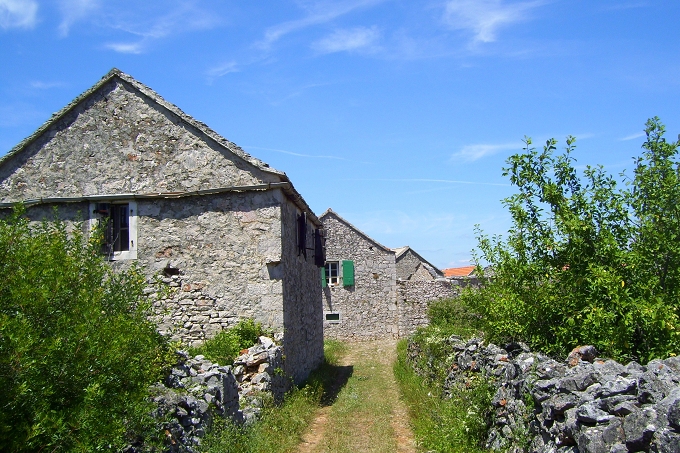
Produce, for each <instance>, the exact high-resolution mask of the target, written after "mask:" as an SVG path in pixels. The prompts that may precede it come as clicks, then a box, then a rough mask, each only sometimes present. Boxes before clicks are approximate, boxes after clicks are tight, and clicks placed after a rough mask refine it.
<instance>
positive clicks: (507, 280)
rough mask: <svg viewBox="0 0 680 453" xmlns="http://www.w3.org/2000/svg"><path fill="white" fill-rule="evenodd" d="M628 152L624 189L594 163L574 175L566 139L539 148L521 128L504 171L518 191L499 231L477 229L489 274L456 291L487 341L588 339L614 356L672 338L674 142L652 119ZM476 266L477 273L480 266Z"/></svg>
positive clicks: (676, 226) (648, 351)
mask: <svg viewBox="0 0 680 453" xmlns="http://www.w3.org/2000/svg"><path fill="white" fill-rule="evenodd" d="M645 131H646V134H647V141H646V142H645V144H644V145H643V148H644V152H643V154H642V156H640V157H639V158H637V159H636V160H635V172H634V173H635V176H634V178H633V179H632V180H629V181H628V188H626V189H619V188H618V185H617V181H616V179H615V178H613V177H612V176H610V175H608V174H607V173H606V172H605V171H604V168H603V167H602V166H597V167H590V166H588V167H587V168H586V169H585V170H584V172H583V175H582V176H579V175H578V173H577V171H576V168H575V166H574V162H575V159H574V158H573V157H572V154H573V152H574V149H575V139H574V138H573V137H571V136H570V137H568V138H567V146H566V149H565V151H564V153H562V154H559V155H555V150H556V144H557V142H556V140H554V139H551V140H548V141H547V142H546V144H545V146H544V147H543V149H542V150H541V151H537V150H536V149H535V148H533V147H531V144H532V143H531V139H529V138H526V139H525V143H526V147H525V148H524V152H523V153H521V154H516V155H514V156H512V157H510V158H509V159H508V161H507V163H508V167H506V168H504V175H505V176H509V178H510V181H511V183H512V184H513V185H515V186H516V187H517V189H518V193H516V194H515V195H513V196H511V197H509V198H507V199H505V200H504V204H505V205H506V206H507V208H508V209H509V211H510V214H511V216H512V222H513V225H512V228H511V229H510V231H509V233H508V237H507V239H505V240H504V239H503V238H500V237H493V238H489V237H488V236H486V235H484V234H483V233H481V232H480V231H478V239H479V250H480V256H479V258H480V259H481V260H484V261H486V262H488V263H490V264H491V266H492V268H493V272H494V278H493V279H492V280H491V281H489V282H488V283H487V285H486V286H485V287H484V288H483V289H482V290H481V291H480V292H478V293H466V294H465V295H464V297H463V300H464V301H465V302H466V303H468V304H470V305H471V306H472V307H473V308H474V309H476V310H478V311H479V312H481V314H483V316H484V320H485V321H484V324H485V329H486V330H487V332H488V333H489V335H490V336H491V337H492V338H493V339H495V340H497V341H500V340H523V341H527V342H528V343H530V344H532V345H533V346H534V347H538V348H540V349H543V350H545V351H546V352H549V353H553V354H563V353H565V352H566V351H568V350H569V349H571V348H573V347H575V346H577V345H579V344H593V345H595V346H597V347H598V348H599V349H600V351H601V352H603V353H604V354H606V355H609V356H610V357H614V358H619V359H644V360H647V359H650V358H653V357H665V356H667V355H668V354H669V353H673V352H675V351H677V350H678V349H679V346H680V336H679V334H680V331H679V330H678V328H677V327H676V326H677V320H678V315H679V314H680V312H679V310H680V305H679V304H678V301H677V296H678V291H679V290H680V269H679V266H678V265H680V244H678V237H679V235H680V212H679V211H678V209H679V208H678V206H677V200H680V184H679V183H680V177H679V175H680V165H679V161H678V155H677V154H678V146H679V143H677V142H676V143H668V142H666V141H665V140H664V139H663V134H664V127H663V125H662V124H661V122H660V121H659V119H658V118H653V119H650V120H649V121H648V122H647V125H646V129H645ZM480 272H483V271H482V270H481V267H480Z"/></svg>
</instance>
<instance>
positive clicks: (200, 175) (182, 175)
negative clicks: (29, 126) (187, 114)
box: [0, 79, 279, 202]
mask: <svg viewBox="0 0 680 453" xmlns="http://www.w3.org/2000/svg"><path fill="white" fill-rule="evenodd" d="M234 147H235V145H234ZM275 181H279V179H278V178H277V177H276V176H275V175H272V174H268V173H265V172H263V171H261V170H259V169H258V168H256V167H254V166H252V165H249V164H248V163H246V162H245V161H244V160H242V159H240V158H238V157H236V156H234V155H233V154H231V153H229V152H228V151H225V150H224V148H223V147H222V146H220V145H219V144H217V143H215V142H214V141H213V140H211V139H209V138H208V137H206V136H205V134H203V133H202V132H201V131H199V130H197V129H196V128H194V127H192V126H191V125H189V124H187V123H186V122H184V121H181V120H180V119H179V118H177V117H176V116H174V115H172V114H171V113H170V112H169V111H168V109H166V108H165V107H163V106H161V105H159V104H157V103H154V102H153V101H151V100H150V99H148V98H146V97H143V96H141V95H140V93H139V92H138V90H137V89H136V88H135V87H133V86H131V85H130V84H128V83H126V82H124V81H122V80H120V79H113V80H111V81H109V82H108V83H107V84H105V86H103V87H102V88H101V89H100V90H99V91H97V92H96V93H94V94H93V95H92V96H90V97H89V98H87V99H86V100H85V101H84V102H83V103H82V104H80V105H78V106H77V107H76V108H74V109H73V110H71V111H70V112H69V113H67V114H66V115H65V116H64V117H62V118H61V119H60V120H59V121H57V122H56V123H55V124H53V125H51V126H50V127H49V129H48V130H47V131H46V132H45V133H43V134H42V135H41V136H40V137H38V138H37V139H36V140H35V141H33V142H32V143H30V144H29V145H28V146H27V148H26V149H24V150H23V151H22V152H21V153H18V154H16V155H10V156H7V157H6V158H5V159H3V160H2V165H0V201H2V202H13V201H21V200H26V199H32V198H40V197H46V196H50V197H55V196H60V197H70V196H82V195H95V194H114V193H159V192H174V191H193V190H200V189H210V188H214V187H224V186H232V185H248V184H256V183H260V182H275Z"/></svg>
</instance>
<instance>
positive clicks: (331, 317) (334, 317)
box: [324, 312, 340, 324]
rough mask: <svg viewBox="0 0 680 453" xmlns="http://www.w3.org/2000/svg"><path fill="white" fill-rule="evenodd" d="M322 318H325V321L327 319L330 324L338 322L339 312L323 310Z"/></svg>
mask: <svg viewBox="0 0 680 453" xmlns="http://www.w3.org/2000/svg"><path fill="white" fill-rule="evenodd" d="M324 318H325V320H326V321H328V322H329V323H331V324H339V323H340V313H339V312H325V313H324Z"/></svg>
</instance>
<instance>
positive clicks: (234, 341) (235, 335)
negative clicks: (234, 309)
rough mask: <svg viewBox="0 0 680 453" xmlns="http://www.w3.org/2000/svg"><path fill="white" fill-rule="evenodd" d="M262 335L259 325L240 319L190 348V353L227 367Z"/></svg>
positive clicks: (252, 321)
mask: <svg viewBox="0 0 680 453" xmlns="http://www.w3.org/2000/svg"><path fill="white" fill-rule="evenodd" d="M263 334H264V330H263V329H262V324H261V323H259V322H255V321H254V320H252V319H242V320H241V321H239V322H238V324H236V325H235V326H234V327H232V328H230V329H226V330H223V331H221V332H219V333H218V334H217V335H215V336H214V337H213V338H211V339H209V340H206V341H205V342H204V343H203V344H201V345H200V346H197V347H195V348H191V350H190V353H191V354H192V355H198V354H203V355H204V356H205V357H206V358H207V359H209V360H211V361H213V362H217V363H221V364H223V365H227V364H230V363H232V362H233V361H234V359H235V358H236V357H238V355H239V353H240V351H241V350H243V349H245V348H249V347H251V346H252V345H254V344H255V343H257V339H258V337H259V336H260V335H263Z"/></svg>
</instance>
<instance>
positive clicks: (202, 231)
mask: <svg viewBox="0 0 680 453" xmlns="http://www.w3.org/2000/svg"><path fill="white" fill-rule="evenodd" d="M18 202H23V203H24V204H25V206H26V207H27V215H28V216H29V218H31V219H32V220H36V221H38V220H41V219H45V218H47V219H52V218H53V215H54V214H53V212H54V208H55V207H56V208H57V215H58V217H59V218H60V219H61V220H63V221H65V222H66V223H67V225H70V226H71V227H75V226H76V225H80V226H81V228H83V229H84V230H86V232H89V231H90V229H91V228H93V227H94V226H95V225H97V224H100V223H102V221H104V222H103V223H102V224H105V225H106V228H105V232H104V233H105V238H106V240H105V242H106V243H105V245H104V247H103V250H102V253H103V256H104V257H105V258H106V259H108V260H110V261H111V264H112V265H113V266H114V267H115V266H128V265H130V264H131V263H132V262H136V263H138V264H139V265H140V266H141V269H143V272H145V273H146V276H147V278H148V279H149V282H150V286H149V288H148V293H149V294H150V297H153V298H155V309H156V319H157V321H158V324H159V330H160V331H161V332H163V333H166V334H168V335H170V336H172V337H173V338H176V339H182V340H184V341H185V342H187V343H195V342H197V341H200V340H203V339H206V338H210V337H212V336H214V335H215V334H216V333H217V332H219V331H220V330H222V329H224V328H227V327H229V326H231V325H233V324H235V323H236V322H238V320H240V319H242V318H248V317H252V318H254V319H256V320H257V321H260V322H262V323H263V324H264V325H265V326H268V327H270V328H272V329H273V330H274V331H278V332H282V333H283V345H284V349H285V355H286V361H285V365H284V371H285V372H286V373H287V374H288V375H290V376H292V377H293V378H294V381H295V382H300V381H302V380H304V379H305V378H306V377H307V375H308V374H309V372H310V371H311V370H313V369H314V368H315V367H316V366H317V365H318V364H320V363H321V361H322V359H323V324H322V319H323V314H322V308H321V307H320V306H319V303H318V301H319V298H320V297H321V284H320V281H319V266H323V263H324V262H323V250H322V241H321V239H320V238H321V233H320V229H321V227H322V224H321V222H320V220H319V219H318V218H317V217H316V216H315V215H314V213H313V212H312V211H311V209H310V208H309V206H308V205H307V203H306V202H305V201H304V199H303V198H302V197H301V196H300V194H299V193H298V192H297V191H296V190H295V188H294V187H293V185H292V183H291V182H290V180H289V179H288V177H287V176H286V175H285V173H283V172H281V171H278V170H275V169H273V168H271V167H269V166H268V165H267V164H265V163H263V162H262V161H260V160H258V159H256V158H254V157H252V156H250V155H248V154H247V153H245V152H244V151H243V150H242V149H241V148H239V147H238V146H237V145H235V144H233V143H231V142H229V141H228V140H226V139H224V138H223V137H221V136H220V135H218V134H217V133H215V132H214V131H212V130H211V129H210V128H208V127H207V126H206V125H205V124H203V123H200V122H199V121H196V120H195V119H193V118H192V117H190V116H189V115H187V114H185V113H184V112H182V111H181V110H180V109H179V108H178V107H176V106H175V105H173V104H171V103H169V102H167V101H165V100H164V99H163V98H162V97H161V96H159V95H158V94H157V93H155V92H154V91H152V90H151V89H150V88H148V87H146V86H145V85H143V84H141V83H139V82H138V81H136V80H135V79H133V78H132V77H130V76H129V75H127V74H124V73H122V72H120V71H119V70H117V69H113V70H112V71H110V72H109V73H108V74H106V75H105V76H104V77H103V78H102V79H101V80H100V81H99V82H98V83H97V84H95V85H94V86H93V87H91V88H90V89H89V90H87V91H85V92H84V93H83V94H81V95H80V96H78V97H77V98H76V99H74V100H73V101H72V102H71V103H70V104H69V105H67V106H66V107H64V108H63V109H62V110H61V111H59V112H58V113H56V114H54V115H53V116H52V118H50V119H49V120H48V121H47V122H46V123H45V124H44V125H42V126H41V127H40V128H39V129H38V130H37V131H36V132H35V133H34V134H32V135H31V136H30V137H28V138H26V139H25V140H24V141H22V142H21V143H19V144H18V145H17V146H16V147H14V148H13V149H12V150H11V151H10V152H9V153H8V154H7V155H6V156H4V157H3V158H2V159H0V208H2V209H0V211H2V212H5V213H6V212H7V211H8V209H10V208H11V207H12V206H13V205H14V204H15V203H18ZM79 221H80V222H79ZM154 281H160V282H163V283H162V284H161V285H166V286H167V287H166V288H165V289H164V290H163V291H157V289H158V284H151V282H154Z"/></svg>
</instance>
